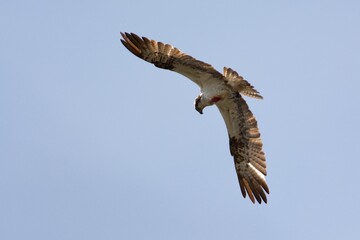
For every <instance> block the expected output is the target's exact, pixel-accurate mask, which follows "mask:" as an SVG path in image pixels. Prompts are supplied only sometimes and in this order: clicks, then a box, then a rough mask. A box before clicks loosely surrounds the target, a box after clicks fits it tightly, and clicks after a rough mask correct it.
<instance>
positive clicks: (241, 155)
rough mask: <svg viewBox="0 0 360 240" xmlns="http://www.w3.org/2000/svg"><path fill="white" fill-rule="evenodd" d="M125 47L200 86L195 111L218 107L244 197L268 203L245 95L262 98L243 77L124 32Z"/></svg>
mask: <svg viewBox="0 0 360 240" xmlns="http://www.w3.org/2000/svg"><path fill="white" fill-rule="evenodd" d="M121 36H122V37H123V39H121V42H122V44H123V45H124V46H125V47H126V48H127V49H128V50H129V51H130V52H131V53H133V54H134V55H135V56H137V57H139V58H141V59H143V60H145V61H147V62H150V63H152V64H154V65H155V66H156V67H159V68H163V69H168V70H171V71H174V72H177V73H180V74H182V75H184V76H185V77H187V78H189V79H190V80H192V81H193V82H194V83H196V84H197V85H198V86H199V87H200V95H199V96H198V97H197V98H196V99H195V109H196V111H198V112H199V113H201V114H202V113H203V109H204V108H205V107H207V106H211V105H214V104H215V105H216V106H217V107H218V109H219V110H220V113H221V115H222V117H223V118H224V121H225V125H226V128H227V131H228V135H229V143H230V153H231V155H232V156H233V157H234V163H235V169H236V173H237V176H238V180H239V184H240V189H241V192H242V195H243V196H244V198H245V197H246V195H248V196H249V198H250V199H251V201H252V202H253V203H255V200H256V201H257V202H258V203H261V202H262V201H264V202H265V203H267V197H266V193H267V194H269V187H268V186H267V183H266V180H265V176H266V160H265V154H264V152H263V150H262V145H263V144H262V141H261V139H260V132H259V129H258V127H257V121H256V119H255V117H254V115H253V114H252V112H251V111H250V110H249V107H248V105H247V104H246V102H245V100H244V99H243V98H242V95H246V96H249V97H254V98H258V99H262V96H261V95H260V93H259V92H258V91H256V90H255V88H254V87H253V86H252V85H251V84H250V83H249V82H247V81H246V80H245V79H244V78H243V77H242V76H240V75H239V74H238V73H237V72H235V71H234V70H232V69H231V68H226V67H224V73H223V74H221V73H220V72H218V71H216V70H215V69H214V68H213V67H212V66H211V65H210V64H207V63H205V62H202V61H199V60H196V59H195V58H193V57H191V56H190V55H187V54H185V53H183V52H181V51H180V50H179V49H177V48H175V47H173V46H172V45H169V44H164V43H162V42H157V41H154V40H149V39H148V38H146V37H139V36H138V35H136V34H134V33H121Z"/></svg>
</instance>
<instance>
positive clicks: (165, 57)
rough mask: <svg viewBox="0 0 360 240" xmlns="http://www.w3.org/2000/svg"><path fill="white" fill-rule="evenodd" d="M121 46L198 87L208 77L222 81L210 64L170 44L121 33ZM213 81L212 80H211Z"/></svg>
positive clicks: (220, 75)
mask: <svg viewBox="0 0 360 240" xmlns="http://www.w3.org/2000/svg"><path fill="white" fill-rule="evenodd" d="M121 36H122V37H123V39H121V42H122V44H123V45H124V46H125V47H126V48H127V49H128V50H129V51H130V52H132V53H133V54H134V55H135V56H137V57H139V58H141V59H143V60H145V61H147V62H150V63H152V64H154V65H155V66H156V67H159V68H163V69H168V70H172V71H175V72H178V73H180V74H182V75H184V76H186V77H188V78H189V79H191V80H192V81H194V82H195V83H196V84H198V85H199V86H200V87H201V86H202V85H203V83H204V81H207V80H208V79H209V78H210V77H215V78H219V79H222V74H221V73H219V72H218V71H216V70H215V69H214V68H213V67H212V66H211V65H210V64H207V63H205V62H202V61H199V60H196V59H195V58H193V57H191V56H190V55H187V54H185V53H183V52H181V51H180V50H179V49H177V48H175V47H173V46H172V45H170V44H164V43H162V42H157V41H155V40H149V39H147V38H146V37H142V38H140V37H139V36H138V35H136V34H134V33H121ZM212 79H213V78H212Z"/></svg>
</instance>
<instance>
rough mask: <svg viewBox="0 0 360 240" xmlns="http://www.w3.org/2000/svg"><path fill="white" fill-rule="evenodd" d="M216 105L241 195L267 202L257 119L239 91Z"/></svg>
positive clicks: (267, 191)
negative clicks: (227, 136) (225, 129)
mask: <svg viewBox="0 0 360 240" xmlns="http://www.w3.org/2000/svg"><path fill="white" fill-rule="evenodd" d="M216 105H217V107H218V108H219V110H220V113H221V115H222V116H223V118H224V121H225V124H226V127H227V130H228V134H229V142H230V153H231V155H232V156H233V157H234V163H235V169H236V173H237V176H238V180H239V184H240V188H241V192H242V195H243V196H244V197H246V195H248V196H249V198H250V199H251V201H252V202H253V203H255V200H256V201H257V202H258V203H261V202H262V201H264V202H265V203H266V202H267V198H266V194H265V192H266V193H268V194H269V188H268V186H267V183H266V180H265V176H266V159H265V154H264V152H263V150H262V145H263V144H262V141H261V138H260V132H259V129H258V126H257V121H256V119H255V117H254V115H253V114H252V112H251V111H250V110H249V107H248V105H247V104H246V102H245V100H244V99H243V98H242V97H241V95H240V94H239V93H238V92H235V91H234V92H233V93H232V95H231V96H230V97H228V98H225V99H224V100H222V101H219V102H218V103H217V104H216Z"/></svg>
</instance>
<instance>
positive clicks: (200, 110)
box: [195, 107, 203, 114]
mask: <svg viewBox="0 0 360 240" xmlns="http://www.w3.org/2000/svg"><path fill="white" fill-rule="evenodd" d="M195 110H196V111H198V112H199V113H200V114H203V110H202V109H201V108H198V107H195Z"/></svg>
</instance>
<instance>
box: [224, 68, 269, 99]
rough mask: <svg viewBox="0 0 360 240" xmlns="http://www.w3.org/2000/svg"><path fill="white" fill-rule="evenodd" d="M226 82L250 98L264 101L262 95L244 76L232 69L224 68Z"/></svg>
mask: <svg viewBox="0 0 360 240" xmlns="http://www.w3.org/2000/svg"><path fill="white" fill-rule="evenodd" d="M224 76H225V79H226V80H225V81H226V83H227V84H229V85H230V86H231V87H232V88H233V89H235V90H236V91H238V92H240V93H241V94H244V95H246V96H248V97H253V98H258V99H263V97H262V96H261V95H260V93H259V92H258V91H257V90H256V89H255V88H254V87H253V86H252V85H251V84H250V83H249V82H248V81H246V80H245V79H244V78H243V77H242V76H240V75H239V74H238V73H237V72H236V71H234V70H232V69H231V68H227V67H224Z"/></svg>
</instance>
